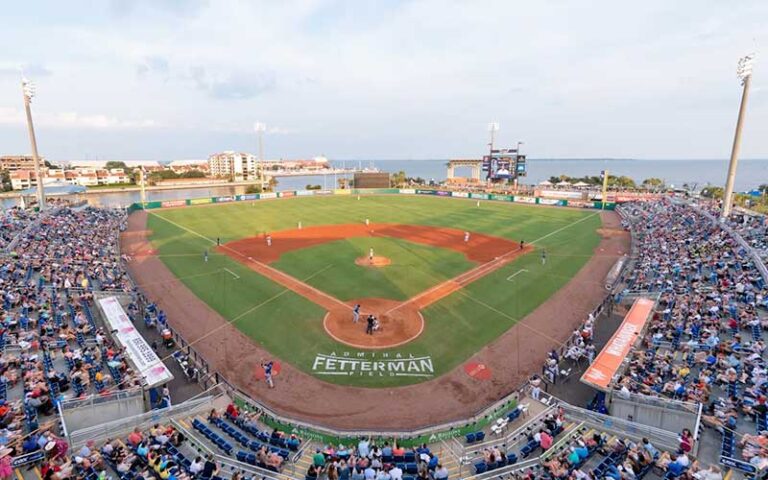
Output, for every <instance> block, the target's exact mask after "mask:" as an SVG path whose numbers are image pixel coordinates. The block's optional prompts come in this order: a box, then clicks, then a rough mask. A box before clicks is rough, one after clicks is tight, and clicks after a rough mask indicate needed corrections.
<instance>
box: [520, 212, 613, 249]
mask: <svg viewBox="0 0 768 480" xmlns="http://www.w3.org/2000/svg"><path fill="white" fill-rule="evenodd" d="M595 215H600V212H595V213H593V214H592V215H587V216H586V217H584V218H580V219H578V220H576V221H575V222H573V223H569V224H568V225H566V226H564V227H560V228H558V229H557V230H555V231H554V232H550V233H548V234H546V235H544V236H543V237H540V238H537V239H536V240H534V241H532V242H530V244H531V245H533V244H534V243H538V242H540V241H542V240H544V239H545V238H549V237H551V236H552V235H554V234H556V233H560V232H562V231H563V230H565V229H566V228H571V227H572V226H574V225H576V224H577V223H581V222H583V221H584V220H589V219H590V218H592V217H594V216H595Z"/></svg>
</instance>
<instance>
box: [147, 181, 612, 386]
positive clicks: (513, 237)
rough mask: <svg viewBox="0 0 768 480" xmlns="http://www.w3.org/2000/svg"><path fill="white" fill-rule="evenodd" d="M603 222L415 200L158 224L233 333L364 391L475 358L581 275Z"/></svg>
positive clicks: (238, 208) (187, 277)
mask: <svg viewBox="0 0 768 480" xmlns="http://www.w3.org/2000/svg"><path fill="white" fill-rule="evenodd" d="M366 219H367V220H368V221H367V222H366ZM366 223H367V224H366ZM600 226H601V219H600V215H599V212H594V211H582V210H576V209H566V208H547V207H537V206H528V205H521V204H513V203H502V202H485V201H484V202H481V203H480V204H479V206H478V204H477V203H476V202H475V201H474V200H462V199H441V198H434V197H426V196H403V195H399V196H395V195H391V196H361V197H359V198H358V197H356V196H349V195H346V196H327V197H308V198H301V197H297V198H292V199H284V200H283V199H281V200H273V201H258V202H238V203H230V204H220V205H210V206H199V207H186V208H179V209H164V210H155V211H150V213H149V216H148V219H147V223H146V228H147V230H148V232H149V239H150V240H151V246H152V249H153V250H152V252H151V254H152V255H153V256H157V257H158V258H159V259H160V260H161V261H162V263H163V264H164V265H165V266H166V267H167V269H168V270H170V272H172V274H173V275H174V276H175V277H176V278H177V279H179V280H180V281H181V282H182V283H183V284H184V285H185V286H186V287H187V288H188V289H189V290H190V291H191V292H193V293H194V295H196V296H197V297H198V298H199V299H200V300H202V301H203V302H205V303H206V304H207V305H208V306H210V307H211V308H212V309H213V310H215V311H216V312H217V313H218V314H219V315H220V316H221V317H223V318H224V319H225V320H226V321H227V322H228V324H229V325H232V326H235V327H236V328H237V329H239V330H240V331H241V332H243V333H244V334H245V335H246V336H247V337H248V338H249V339H250V340H251V341H252V342H254V343H255V344H257V345H258V346H259V347H260V348H263V349H264V350H266V351H268V352H269V354H270V355H272V356H273V357H274V358H275V359H277V360H279V361H280V362H282V363H287V364H290V365H292V366H293V367H295V368H297V369H299V370H301V371H303V372H305V373H307V374H309V375H312V376H314V377H316V378H319V379H321V380H323V381H326V382H331V383H336V384H342V385H353V386H363V387H393V386H401V385H408V384H413V383H418V382H423V381H428V380H431V379H434V378H437V377H439V376H440V375H442V374H444V373H446V372H449V371H451V370H452V369H454V368H455V367H457V366H458V365H461V364H462V363H465V362H467V360H468V359H470V357H472V355H473V354H475V353H476V352H478V351H480V350H481V349H483V348H484V347H485V346H487V345H488V344H489V343H491V342H493V340H494V339H496V338H497V337H499V336H500V335H501V334H503V333H504V332H505V331H507V330H508V329H510V328H511V327H512V326H513V325H515V324H516V323H517V322H518V321H519V320H521V319H522V318H524V317H525V316H526V315H528V314H529V313H531V312H532V311H533V310H534V309H536V308H537V307H538V306H540V305H541V304H543V303H544V302H546V301H547V299H549V298H550V297H551V296H552V295H553V294H554V293H555V292H557V291H558V290H559V289H560V288H561V287H563V286H564V285H565V284H566V283H567V282H568V281H569V280H570V279H571V278H573V277H574V275H576V273H577V272H578V271H579V270H580V269H581V268H582V267H583V266H584V265H585V264H586V263H587V262H588V261H589V260H590V258H591V257H592V256H593V255H594V253H595V250H596V248H597V246H598V244H599V243H600V238H601V237H600V235H599V234H598V229H599V228H600ZM467 233H468V234H469V235H468V238H465V235H466V234H467ZM521 242H522V243H521ZM371 254H373V257H375V259H376V261H375V262H374V261H373V259H372V258H371V256H372V255H371ZM601 280H602V279H595V288H600V287H599V282H600V281H601ZM143 281H145V282H147V281H149V280H147V279H144V280H143ZM161 303H162V302H161ZM356 304H360V308H361V315H360V318H359V321H358V323H353V320H354V316H353V312H352V308H353V306H354V305H356ZM369 314H370V315H374V316H375V317H376V320H377V323H378V325H377V327H378V329H377V330H376V331H374V332H373V334H372V335H368V334H366V329H367V323H366V322H367V317H368V315H369ZM184 321H186V322H194V318H188V319H184ZM528 328H529V329H530V335H532V336H534V335H536V336H541V337H543V338H546V337H549V338H551V337H557V338H559V337H562V335H555V334H554V332H552V331H547V330H548V329H551V328H552V327H547V326H545V325H541V326H540V327H539V328H540V330H541V331H539V332H536V331H535V329H536V328H537V327H536V325H533V326H529V327H528ZM561 333H562V332H561ZM216 334H217V333H216V332H215V331H211V332H206V333H205V334H204V335H216ZM278 381H279V377H278Z"/></svg>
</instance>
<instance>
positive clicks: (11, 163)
mask: <svg viewBox="0 0 768 480" xmlns="http://www.w3.org/2000/svg"><path fill="white" fill-rule="evenodd" d="M40 165H41V166H43V165H45V158H44V157H40ZM34 169H35V159H34V158H32V155H3V156H0V170H8V171H9V172H15V171H16V170H34Z"/></svg>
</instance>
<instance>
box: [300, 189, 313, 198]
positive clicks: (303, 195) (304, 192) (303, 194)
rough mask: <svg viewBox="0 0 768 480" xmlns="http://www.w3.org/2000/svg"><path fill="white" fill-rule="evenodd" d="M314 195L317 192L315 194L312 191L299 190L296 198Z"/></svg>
mask: <svg viewBox="0 0 768 480" xmlns="http://www.w3.org/2000/svg"><path fill="white" fill-rule="evenodd" d="M314 194H315V192H313V191H312V190H297V191H296V196H297V197H311V196H312V195H314Z"/></svg>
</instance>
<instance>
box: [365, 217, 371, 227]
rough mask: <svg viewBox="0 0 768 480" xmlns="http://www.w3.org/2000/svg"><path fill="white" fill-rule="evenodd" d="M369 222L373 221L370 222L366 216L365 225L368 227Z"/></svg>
mask: <svg viewBox="0 0 768 480" xmlns="http://www.w3.org/2000/svg"><path fill="white" fill-rule="evenodd" d="M369 223H371V222H369V221H368V219H367V218H366V219H365V226H366V227H367V226H368V224H369Z"/></svg>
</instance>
